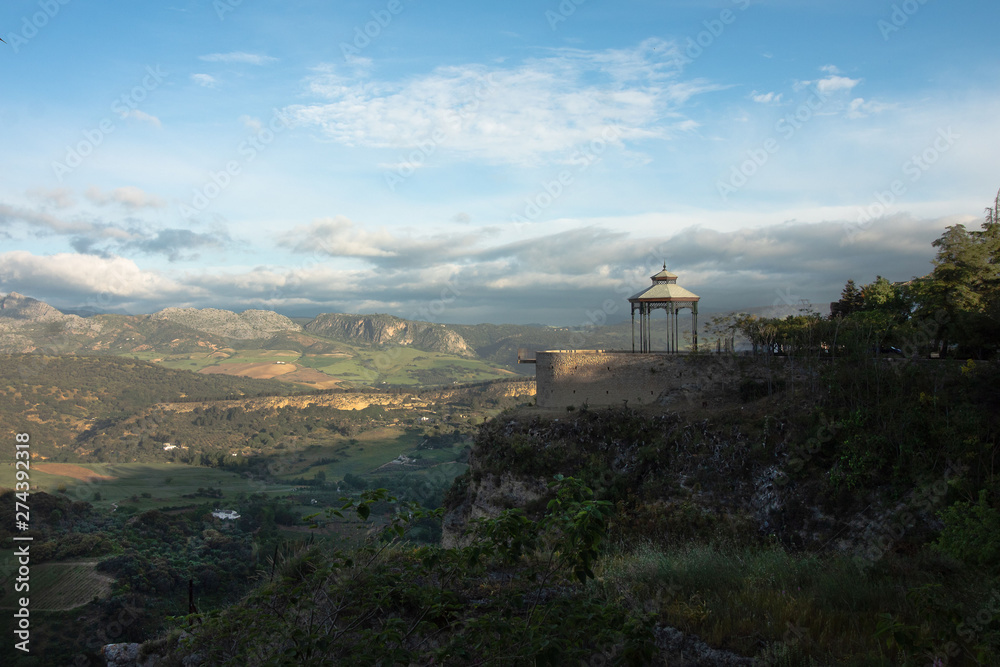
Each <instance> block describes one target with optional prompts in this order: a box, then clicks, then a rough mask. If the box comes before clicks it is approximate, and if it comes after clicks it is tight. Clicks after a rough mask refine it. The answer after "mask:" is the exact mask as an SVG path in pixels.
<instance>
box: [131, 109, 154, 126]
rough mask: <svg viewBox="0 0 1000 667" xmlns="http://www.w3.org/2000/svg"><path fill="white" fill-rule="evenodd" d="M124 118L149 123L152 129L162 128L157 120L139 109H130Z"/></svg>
mask: <svg viewBox="0 0 1000 667" xmlns="http://www.w3.org/2000/svg"><path fill="white" fill-rule="evenodd" d="M125 118H134V119H135V120H138V121H142V122H144V123H149V124H150V125H152V126H154V127H162V124H161V123H160V119H159V118H157V117H156V116H153V115H150V114H148V113H146V112H145V111H140V110H139V109H132V110H131V111H129V112H128V113H127V114H125Z"/></svg>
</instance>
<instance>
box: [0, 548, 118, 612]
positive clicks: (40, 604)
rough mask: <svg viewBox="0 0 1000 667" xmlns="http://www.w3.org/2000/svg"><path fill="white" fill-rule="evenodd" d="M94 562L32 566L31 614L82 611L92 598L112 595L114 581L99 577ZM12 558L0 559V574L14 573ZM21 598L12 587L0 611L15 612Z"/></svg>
mask: <svg viewBox="0 0 1000 667" xmlns="http://www.w3.org/2000/svg"><path fill="white" fill-rule="evenodd" d="M96 565H97V561H96V560H93V561H90V560H88V561H70V562H64V563H39V564H32V566H31V581H30V585H31V589H30V591H29V593H30V599H31V610H32V611H33V612H34V611H64V610H67V609H74V608H76V607H81V606H83V605H85V604H87V603H88V602H90V601H91V600H93V599H94V598H95V597H104V596H106V595H107V594H108V593H109V592H110V591H111V586H112V584H113V583H114V578H113V577H110V576H108V575H105V574H100V573H99V572H97V571H96V569H95V567H96ZM14 567H15V559H14V554H13V553H12V552H4V553H3V555H2V556H0V572H3V573H6V572H8V571H13V568H14ZM22 596H24V593H23V592H22V593H18V592H17V591H15V590H14V588H13V587H10V589H9V590H6V591H5V594H4V595H3V597H0V609H16V608H17V599H18V598H19V597H22Z"/></svg>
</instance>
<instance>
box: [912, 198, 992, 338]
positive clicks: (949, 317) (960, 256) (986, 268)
mask: <svg viewBox="0 0 1000 667" xmlns="http://www.w3.org/2000/svg"><path fill="white" fill-rule="evenodd" d="M995 217H996V213H995V211H992V212H990V214H989V218H990V219H989V220H988V221H987V222H984V223H983V225H982V231H968V230H966V228H965V226H964V225H953V226H951V227H948V228H947V229H946V230H945V233H944V234H942V235H941V238H939V239H937V240H936V241H934V243H933V245H934V247H935V248H937V256H936V257H935V258H934V270H933V271H932V272H931V273H930V275H928V276H925V277H924V278H923V279H922V280H920V281H918V283H917V286H916V288H917V289H916V292H917V295H918V301H919V308H918V311H917V314H918V316H919V317H920V318H921V319H925V320H926V319H931V318H933V319H936V320H937V321H938V322H939V323H940V324H939V326H938V327H937V335H936V336H935V340H936V342H937V343H938V344H939V348H940V352H941V354H942V355H944V354H946V353H947V352H948V350H949V347H950V345H951V343H953V342H954V343H957V344H958V346H959V347H960V348H962V349H964V350H965V351H966V352H967V353H974V354H976V355H977V356H982V355H984V354H987V353H989V352H995V351H996V349H997V345H998V334H1000V223H997V222H994V220H993V218H995Z"/></svg>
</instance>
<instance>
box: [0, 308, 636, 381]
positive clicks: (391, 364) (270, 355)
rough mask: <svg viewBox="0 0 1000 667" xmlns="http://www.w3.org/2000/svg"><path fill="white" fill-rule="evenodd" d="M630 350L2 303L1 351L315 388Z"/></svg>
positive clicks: (331, 323)
mask: <svg viewBox="0 0 1000 667" xmlns="http://www.w3.org/2000/svg"><path fill="white" fill-rule="evenodd" d="M581 341H582V342H583V344H582V345H581V344H580V343H581ZM630 345H631V330H630V328H629V326H628V324H619V325H614V326H608V327H587V328H568V327H545V326H537V325H497V324H477V325H458V324H440V323H432V322H421V321H414V320H406V319H402V318H398V317H395V316H392V315H386V314H366V315H352V314H343V313H327V314H322V315H319V316H317V317H315V318H313V319H311V320H308V319H298V320H292V319H290V318H288V317H285V316H284V315H280V314H278V313H276V312H273V311H266V310H247V311H244V312H242V313H235V312H232V311H228V310H219V309H216V308H203V309H196V308H166V309H164V310H161V311H159V312H156V313H153V314H149V315H118V314H95V315H91V316H88V317H81V316H80V315H77V314H65V313H62V312H60V311H59V310H58V309H56V308H54V307H53V306H50V305H49V304H47V303H44V302H43V301H39V300H37V299H34V298H31V297H28V296H24V295H21V294H18V293H16V292H11V293H10V294H7V295H6V296H5V297H2V298H0V353H21V354H26V353H44V354H50V355H51V354H84V355H93V354H103V355H107V354H110V355H117V356H127V357H135V358H138V359H144V360H147V361H153V362H154V363H158V364H161V365H164V366H167V367H170V368H180V369H186V370H193V371H199V372H203V373H226V374H233V375H247V376H249V377H258V378H269V377H274V378H276V379H279V380H284V381H288V382H293V383H297V384H301V385H305V386H308V387H312V388H329V387H331V386H334V385H335V384H336V383H347V384H379V383H382V384H386V383H388V384H446V383H451V382H454V381H475V380H484V379H492V378H496V377H504V376H509V375H511V374H512V373H522V374H530V372H531V370H532V368H531V367H530V366H528V367H526V366H523V365H522V366H518V364H517V353H518V349H521V348H527V349H532V350H534V349H551V348H565V347H593V348H625V347H628V346H630ZM422 353H427V354H422Z"/></svg>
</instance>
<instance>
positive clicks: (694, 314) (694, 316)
mask: <svg viewBox="0 0 1000 667" xmlns="http://www.w3.org/2000/svg"><path fill="white" fill-rule="evenodd" d="M691 351H692V352H697V351H698V302H697V301H695V302H694V303H692V304H691Z"/></svg>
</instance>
